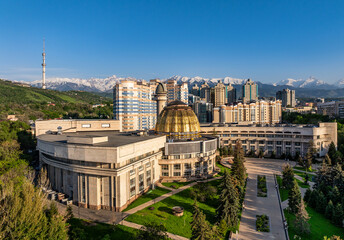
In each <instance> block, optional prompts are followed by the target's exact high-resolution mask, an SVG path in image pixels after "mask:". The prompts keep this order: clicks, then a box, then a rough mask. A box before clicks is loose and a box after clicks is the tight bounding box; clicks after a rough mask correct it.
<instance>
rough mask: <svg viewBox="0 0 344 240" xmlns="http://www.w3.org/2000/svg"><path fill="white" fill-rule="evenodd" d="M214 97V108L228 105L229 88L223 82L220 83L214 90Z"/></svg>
mask: <svg viewBox="0 0 344 240" xmlns="http://www.w3.org/2000/svg"><path fill="white" fill-rule="evenodd" d="M213 92H214V97H213V101H212V102H213V104H214V107H218V106H222V105H224V104H226V103H227V101H228V99H227V86H226V85H224V84H223V83H222V82H220V81H219V82H218V83H217V85H216V86H215V87H214V88H213Z"/></svg>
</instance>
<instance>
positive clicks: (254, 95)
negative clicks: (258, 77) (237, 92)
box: [242, 79, 258, 103]
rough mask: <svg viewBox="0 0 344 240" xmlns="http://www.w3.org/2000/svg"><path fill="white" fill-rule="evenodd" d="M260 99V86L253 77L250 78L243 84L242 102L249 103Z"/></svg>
mask: <svg viewBox="0 0 344 240" xmlns="http://www.w3.org/2000/svg"><path fill="white" fill-rule="evenodd" d="M257 100H258V86H257V84H255V83H254V82H253V81H251V79H248V80H247V81H246V83H245V84H244V85H243V86H242V102H243V103H249V102H251V101H257Z"/></svg>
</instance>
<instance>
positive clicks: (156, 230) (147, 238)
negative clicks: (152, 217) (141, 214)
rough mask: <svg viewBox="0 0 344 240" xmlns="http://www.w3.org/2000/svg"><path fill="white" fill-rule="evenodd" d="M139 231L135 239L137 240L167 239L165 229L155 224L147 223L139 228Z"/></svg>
mask: <svg viewBox="0 0 344 240" xmlns="http://www.w3.org/2000/svg"><path fill="white" fill-rule="evenodd" d="M141 230H142V231H140V232H139V233H138V235H137V236H136V239H139V240H164V239H168V237H167V233H166V231H167V229H166V228H165V226H164V225H162V224H157V223H154V222H151V223H147V224H145V225H144V226H142V227H141Z"/></svg>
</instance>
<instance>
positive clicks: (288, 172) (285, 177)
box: [282, 164, 294, 190]
mask: <svg viewBox="0 0 344 240" xmlns="http://www.w3.org/2000/svg"><path fill="white" fill-rule="evenodd" d="M293 181H294V171H293V169H292V167H291V166H290V164H284V165H283V168H282V186H283V187H284V188H285V189H288V190H289V189H291V188H292V187H293Z"/></svg>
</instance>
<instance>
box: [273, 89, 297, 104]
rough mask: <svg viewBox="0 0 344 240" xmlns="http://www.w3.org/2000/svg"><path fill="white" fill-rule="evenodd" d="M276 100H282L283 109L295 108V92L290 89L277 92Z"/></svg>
mask: <svg viewBox="0 0 344 240" xmlns="http://www.w3.org/2000/svg"><path fill="white" fill-rule="evenodd" d="M276 99H278V100H282V107H295V105H296V100H295V90H290V89H288V88H286V89H283V90H281V91H278V92H276Z"/></svg>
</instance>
